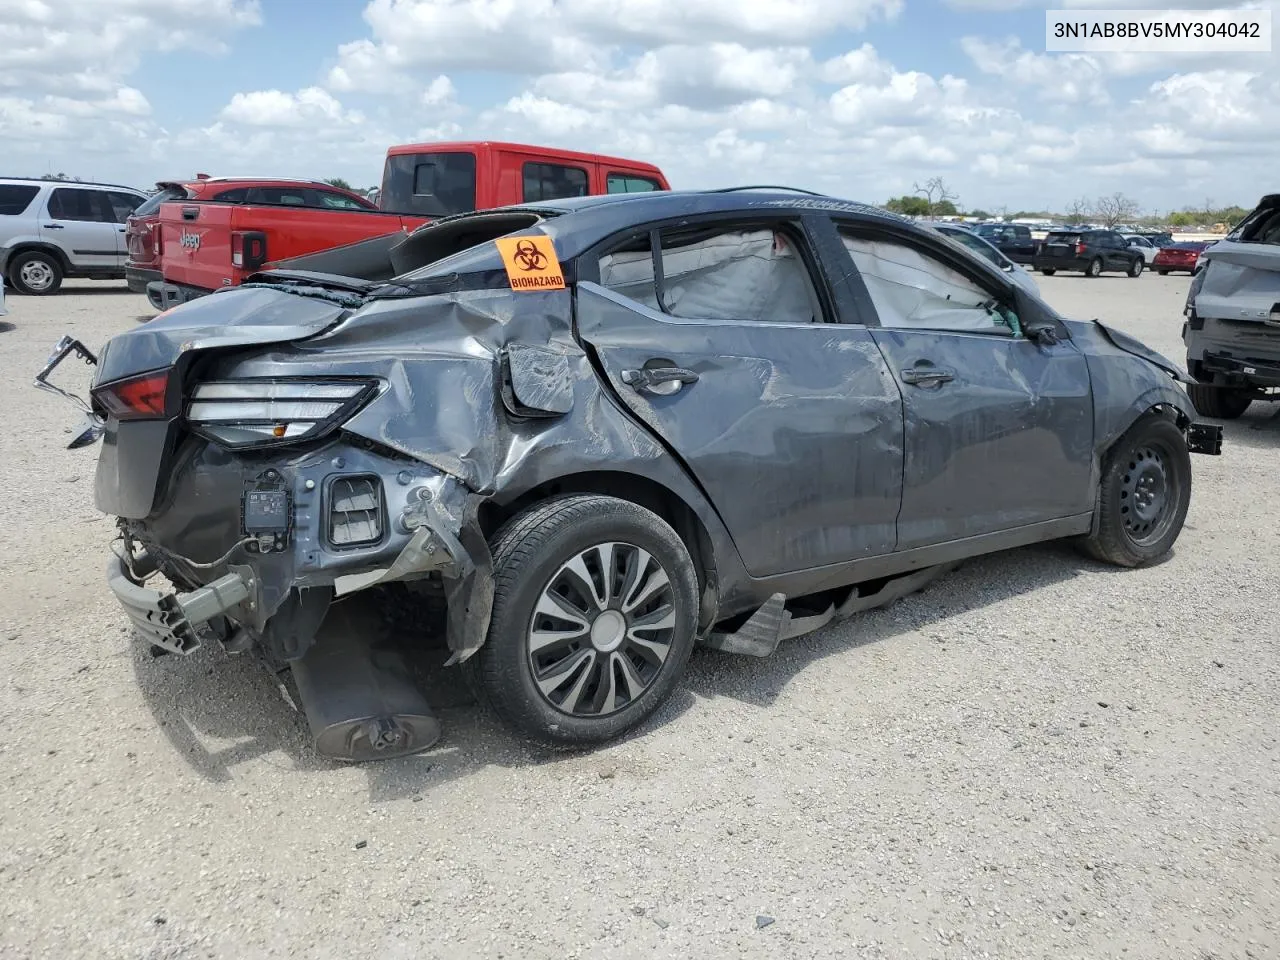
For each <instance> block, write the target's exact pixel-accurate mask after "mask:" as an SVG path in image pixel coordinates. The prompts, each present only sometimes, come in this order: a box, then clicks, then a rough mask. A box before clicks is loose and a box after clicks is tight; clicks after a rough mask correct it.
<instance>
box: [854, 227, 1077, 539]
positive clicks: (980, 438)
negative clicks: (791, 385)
mask: <svg viewBox="0 0 1280 960" xmlns="http://www.w3.org/2000/svg"><path fill="white" fill-rule="evenodd" d="M837 229H838V231H839V236H840V241H841V245H842V246H843V247H844V250H845V252H846V254H847V255H848V256H849V258H850V261H851V262H850V267H851V271H852V275H851V277H850V281H851V282H852V283H854V284H855V285H856V286H858V287H859V288H860V289H861V290H862V291H863V293H862V295H863V296H865V297H866V298H867V302H868V303H869V304H870V309H871V310H873V312H874V313H875V315H876V317H877V318H878V324H879V325H878V326H875V327H872V328H871V336H872V338H873V339H874V340H875V342H876V345H877V346H878V347H879V349H880V351H881V353H882V354H883V355H884V359H885V362H886V364H887V365H888V367H889V369H890V370H891V371H892V373H893V375H894V377H895V378H896V380H897V383H898V388H899V390H900V392H901V395H902V399H903V408H904V413H905V429H904V455H905V459H904V469H903V486H902V510H901V512H900V513H899V516H898V538H897V545H898V549H899V550H909V549H912V548H913V547H921V546H926V545H929V544H934V543H942V542H947V541H952V540H960V539H964V538H966V537H976V536H982V535H984V534H991V533H996V532H999V531H1002V530H1009V529H1012V528H1015V527H1020V526H1025V525H1028V524H1034V523H1041V522H1045V521H1051V520H1056V519H1061V518H1064V517H1070V516H1077V515H1080V514H1085V513H1088V512H1089V511H1090V510H1091V509H1092V505H1093V486H1092V473H1091V468H1092V452H1093V402H1092V396H1091V391H1090V385H1089V371H1088V367H1087V365H1086V362H1085V358H1084V356H1083V355H1082V354H1081V353H1080V351H1079V350H1077V349H1076V347H1075V345H1074V344H1072V343H1071V341H1070V340H1063V341H1061V342H1058V343H1054V344H1048V343H1043V342H1033V341H1032V340H1030V339H1028V338H1027V337H1026V336H1024V335H1023V334H1022V333H1020V332H1019V331H1020V328H1021V322H1022V321H1021V319H1020V318H1019V315H1018V311H1019V310H1020V309H1021V310H1022V312H1023V315H1025V316H1031V315H1032V314H1033V313H1035V312H1036V311H1041V310H1043V309H1044V308H1043V307H1038V306H1036V304H1035V303H1034V302H1033V301H1030V300H1028V299H1026V298H1023V297H1019V296H1018V295H1017V293H1016V292H1014V291H1013V290H1012V289H1010V288H1009V287H1006V286H1005V285H1004V284H1003V283H1002V282H1001V280H1000V279H999V278H997V277H994V276H984V275H982V274H980V273H978V272H977V266H976V265H974V264H970V263H968V262H967V261H964V260H961V259H960V258H959V257H957V256H955V255H954V254H953V253H951V252H950V251H947V250H945V249H942V248H941V247H939V246H936V245H934V244H932V243H930V242H928V241H924V240H922V239H920V238H918V237H916V236H915V235H914V233H913V232H909V231H898V230H891V229H890V228H888V227H878V226H869V225H867V224H865V223H859V222H843V223H842V222H839V221H837ZM1019 305H1021V306H1019ZM1059 326H1060V327H1061V325H1059ZM1061 330H1062V332H1064V333H1065V327H1061Z"/></svg>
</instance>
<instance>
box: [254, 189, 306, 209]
mask: <svg viewBox="0 0 1280 960" xmlns="http://www.w3.org/2000/svg"><path fill="white" fill-rule="evenodd" d="M311 193H312V191H311V190H308V189H306V188H305V187H258V188H257V189H254V190H250V191H249V202H250V203H269V204H273V205H278V206H285V207H314V206H317V204H316V203H314V202H310V203H309V202H308V200H310V199H311V197H310V196H309V195H310V194H311Z"/></svg>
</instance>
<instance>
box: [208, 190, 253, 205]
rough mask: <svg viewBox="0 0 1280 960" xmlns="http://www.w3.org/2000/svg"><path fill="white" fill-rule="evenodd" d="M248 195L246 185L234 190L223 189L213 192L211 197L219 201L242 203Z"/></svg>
mask: <svg viewBox="0 0 1280 960" xmlns="http://www.w3.org/2000/svg"><path fill="white" fill-rule="evenodd" d="M248 196H249V190H248V188H247V187H237V188H236V189H234V190H223V191H222V192H221V193H215V194H214V195H213V199H214V200H216V201H218V202H219V203H244V202H245V200H246V198H248Z"/></svg>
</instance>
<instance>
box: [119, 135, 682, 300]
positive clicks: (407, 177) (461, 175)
mask: <svg viewBox="0 0 1280 960" xmlns="http://www.w3.org/2000/svg"><path fill="white" fill-rule="evenodd" d="M202 182H205V183H208V182H209V181H202ZM298 182H299V181H294V183H298ZM326 189H330V190H332V189H334V188H331V187H328V188H326ZM669 189H671V188H670V186H669V185H668V183H667V180H666V177H664V176H663V174H662V171H661V170H659V169H658V168H657V167H655V166H653V165H652V164H648V163H642V162H640V161H636V160H625V159H622V158H620V157H609V156H603V155H600V154H594V153H579V152H576V151H572V150H555V149H550V148H546V147H535V146H528V145H525V144H518V143H497V142H491V141H482V142H462V143H416V144H405V145H403V146H395V147H391V148H390V149H389V150H388V151H387V156H386V162H385V165H384V168H383V178H382V186H381V188H380V192H379V201H378V209H377V210H376V211H375V210H374V209H368V208H369V207H372V204H371V203H370V202H369V201H368V200H367V199H365V198H364V197H358V198H357V199H358V200H359V203H360V206H359V207H358V208H357V207H355V206H328V205H317V206H313V205H309V204H304V203H300V202H295V203H283V202H280V201H278V200H274V201H273V200H272V199H269V198H268V199H255V197H254V195H253V194H252V193H247V194H246V196H245V199H244V200H241V201H240V202H238V203H228V202H226V201H225V200H223V201H222V202H217V201H218V200H219V194H216V193H214V192H213V191H208V190H206V191H204V193H202V194H201V195H199V196H185V197H174V198H170V199H167V200H162V201H161V202H160V204H159V221H160V222H159V225H158V230H157V231H153V233H155V234H156V235H158V238H159V243H158V245H156V244H153V248H154V247H156V246H158V248H159V258H160V269H161V272H162V275H163V276H162V278H159V279H150V280H148V281H147V282H146V283H145V290H146V293H147V297H148V299H149V300H150V301H151V303H152V305H153V306H155V307H156V308H157V309H167V308H168V307H170V306H173V305H175V304H177V303H181V302H183V301H184V300H189V299H191V298H193V297H197V296H203V295H204V294H207V293H210V292H212V291H214V290H217V289H221V288H224V287H231V286H237V285H239V284H240V283H242V282H244V280H245V279H246V278H247V277H249V276H250V275H251V274H253V273H256V272H258V271H259V270H263V269H271V268H272V267H275V266H277V265H280V264H281V263H282V262H283V261H288V260H291V259H294V258H298V257H308V256H311V255H313V254H318V253H322V252H324V251H326V250H331V249H333V248H336V247H346V246H351V245H355V244H361V243H364V244H365V247H366V248H368V247H369V244H368V243H366V241H372V240H374V239H375V238H380V242H379V243H378V244H373V246H388V247H389V246H390V245H391V244H393V243H396V242H398V241H399V239H402V238H403V237H404V236H406V235H407V234H408V233H409V232H411V231H412V230H414V229H416V228H417V227H419V226H421V225H422V224H423V223H426V222H427V221H428V220H432V219H436V218H439V217H445V216H451V215H453V214H457V213H467V212H470V211H472V210H488V209H492V208H493V207H502V206H508V205H511V204H518V203H530V202H537V201H539V200H555V199H560V198H563V197H579V196H589V195H594V194H605V193H639V192H644V191H650V190H669ZM206 193H207V194H209V195H208V196H207V197H206V196H205V195H204V194H206ZM343 193H345V191H343ZM349 196H351V197H353V198H356V197H357V195H355V194H349ZM383 241H385V242H383ZM132 249H133V247H132V246H130V250H131V251H132ZM139 250H140V254H141V252H142V247H141V245H140V247H139ZM131 289H133V287H132V286H131Z"/></svg>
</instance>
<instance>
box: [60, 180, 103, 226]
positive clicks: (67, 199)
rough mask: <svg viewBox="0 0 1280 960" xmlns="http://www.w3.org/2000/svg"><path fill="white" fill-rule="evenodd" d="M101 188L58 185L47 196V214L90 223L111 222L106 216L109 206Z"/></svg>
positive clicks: (61, 218)
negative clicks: (76, 187) (88, 188)
mask: <svg viewBox="0 0 1280 960" xmlns="http://www.w3.org/2000/svg"><path fill="white" fill-rule="evenodd" d="M106 200H107V198H106V195H105V194H104V193H103V191H101V190H74V189H70V188H68V187H59V188H58V189H57V190H55V191H53V195H52V196H50V197H49V216H50V217H52V218H53V219H54V220H83V221H88V222H92V223H111V222H112V220H111V219H110V218H109V216H108V211H110V209H111V206H110V204H108V203H107V202H106Z"/></svg>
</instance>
